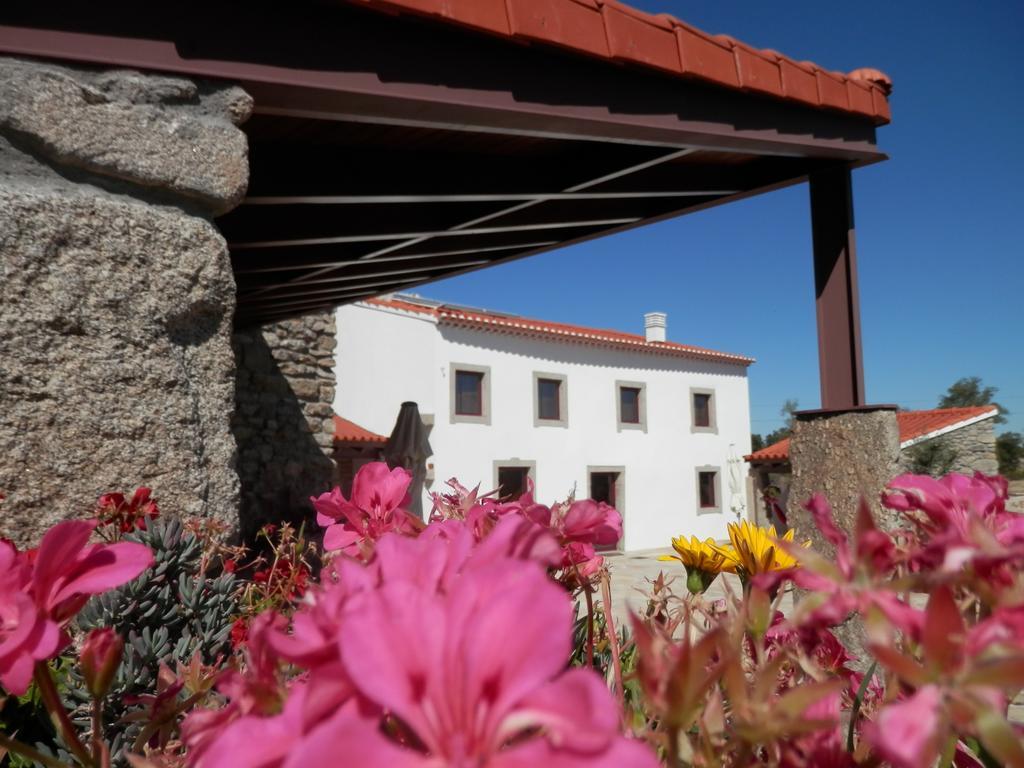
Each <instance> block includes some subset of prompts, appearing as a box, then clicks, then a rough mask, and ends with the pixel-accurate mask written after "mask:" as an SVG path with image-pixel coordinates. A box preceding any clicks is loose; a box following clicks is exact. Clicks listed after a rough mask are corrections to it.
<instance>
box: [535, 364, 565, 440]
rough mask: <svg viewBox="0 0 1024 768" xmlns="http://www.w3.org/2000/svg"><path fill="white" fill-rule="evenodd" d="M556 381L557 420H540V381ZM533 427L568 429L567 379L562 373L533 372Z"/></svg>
mask: <svg viewBox="0 0 1024 768" xmlns="http://www.w3.org/2000/svg"><path fill="white" fill-rule="evenodd" d="M541 379H549V380H550V381H557V382H558V383H559V385H558V418H557V419H542V418H541V417H540V391H539V387H540V380H541ZM533 426H535V427H562V428H563V429H567V428H568V427H569V377H568V376H566V375H565V374H564V373H544V372H542V371H534V372H533Z"/></svg>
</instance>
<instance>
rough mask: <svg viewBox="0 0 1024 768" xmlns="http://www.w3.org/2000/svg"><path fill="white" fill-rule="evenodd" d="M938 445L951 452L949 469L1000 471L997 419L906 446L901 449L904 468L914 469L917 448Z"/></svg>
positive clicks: (903, 470) (901, 469) (990, 472)
mask: <svg viewBox="0 0 1024 768" xmlns="http://www.w3.org/2000/svg"><path fill="white" fill-rule="evenodd" d="M936 445H939V446H942V448H943V449H945V450H948V451H949V452H950V454H949V455H950V457H951V460H952V463H950V464H949V468H948V470H947V471H948V472H960V473H962V474H966V475H973V474H974V473H975V471H977V472H984V473H985V474H986V475H994V474H996V473H997V472H998V471H999V462H998V460H997V459H996V433H995V421H994V420H993V419H985V420H984V421H978V422H975V423H974V424H969V425H967V426H966V427H961V428H960V429H956V430H953V431H952V432H947V433H946V434H944V435H939V436H938V437H933V438H932V439H931V440H924V441H922V442H920V443H915V444H914V445H912V446H910V447H908V448H904V449H903V450H902V451H901V452H900V471H902V472H910V471H911V470H912V468H913V466H914V455H915V449H916V448H918V446H921V447H922V448H924V447H931V446H936ZM943 452H945V451H943Z"/></svg>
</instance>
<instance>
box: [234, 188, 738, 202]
mask: <svg viewBox="0 0 1024 768" xmlns="http://www.w3.org/2000/svg"><path fill="white" fill-rule="evenodd" d="M738 191H739V190H737V189H705V190H676V191H664V192H659V191H651V192H549V193H544V192H537V193H512V194H493V195H472V194H466V195H308V196H302V195H292V196H288V195H284V196H274V195H257V196H254V197H247V198H245V200H243V201H242V205H397V204H407V203H491V202H504V201H508V202H514V201H526V200H534V201H536V202H539V203H540V202H547V201H550V200H631V199H632V200H635V199H656V198H666V197H718V196H721V195H734V194H736V193H737V192H738Z"/></svg>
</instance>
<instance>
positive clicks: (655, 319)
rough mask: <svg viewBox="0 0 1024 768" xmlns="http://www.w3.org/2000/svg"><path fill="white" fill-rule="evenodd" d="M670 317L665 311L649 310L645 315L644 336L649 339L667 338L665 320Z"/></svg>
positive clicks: (660, 339) (659, 339) (661, 339)
mask: <svg viewBox="0 0 1024 768" xmlns="http://www.w3.org/2000/svg"><path fill="white" fill-rule="evenodd" d="M667 317H668V315H666V314H665V313H664V312H648V313H647V314H646V315H644V336H646V338H647V341H664V340H665V320H666V318H667Z"/></svg>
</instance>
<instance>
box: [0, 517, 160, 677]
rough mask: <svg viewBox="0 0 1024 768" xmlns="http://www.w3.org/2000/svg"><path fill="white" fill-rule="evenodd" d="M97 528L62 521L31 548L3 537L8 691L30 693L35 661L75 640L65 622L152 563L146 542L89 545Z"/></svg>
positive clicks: (0, 612) (1, 653)
mask: <svg viewBox="0 0 1024 768" xmlns="http://www.w3.org/2000/svg"><path fill="white" fill-rule="evenodd" d="M95 527H96V522H95V521H90V522H85V521H81V520H69V521H66V522H63V523H58V524H57V525H55V526H53V527H52V528H51V529H50V530H49V531H47V532H46V535H45V536H43V540H42V543H41V544H40V545H39V548H38V549H37V550H34V551H31V552H19V551H18V550H17V549H15V547H14V546H13V545H12V544H11V543H10V542H6V541H0V683H2V684H3V687H4V688H5V689H6V690H7V692H8V693H12V694H15V695H21V694H22V693H24V692H25V690H26V689H27V688H28V684H29V681H30V680H31V678H32V669H33V666H34V665H35V663H36V662H37V661H43V660H45V659H50V658H53V657H54V656H56V655H57V653H59V652H60V650H61V649H62V648H64V647H65V646H66V645H67V644H68V642H70V638H68V636H67V634H66V633H65V632H64V631H63V629H62V626H63V624H65V623H66V622H67V621H68V620H70V619H71V618H72V617H73V616H74V615H75V614H76V613H77V612H78V611H79V609H80V608H81V607H82V606H83V605H84V604H85V601H86V600H88V599H89V597H90V596H91V595H96V594H99V593H101V592H106V591H107V590H108V589H112V588H113V587H117V586H120V585H121V584H124V583H125V582H128V581H131V580H132V579H134V578H135V577H136V576H138V575H139V574H140V573H142V571H144V570H145V569H146V568H148V567H149V566H150V565H152V563H153V553H152V552H150V550H149V548H148V547H145V546H143V545H142V544H135V543H131V542H122V543H120V544H89V543H88V541H89V536H90V534H91V533H92V531H93V529H94V528H95Z"/></svg>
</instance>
